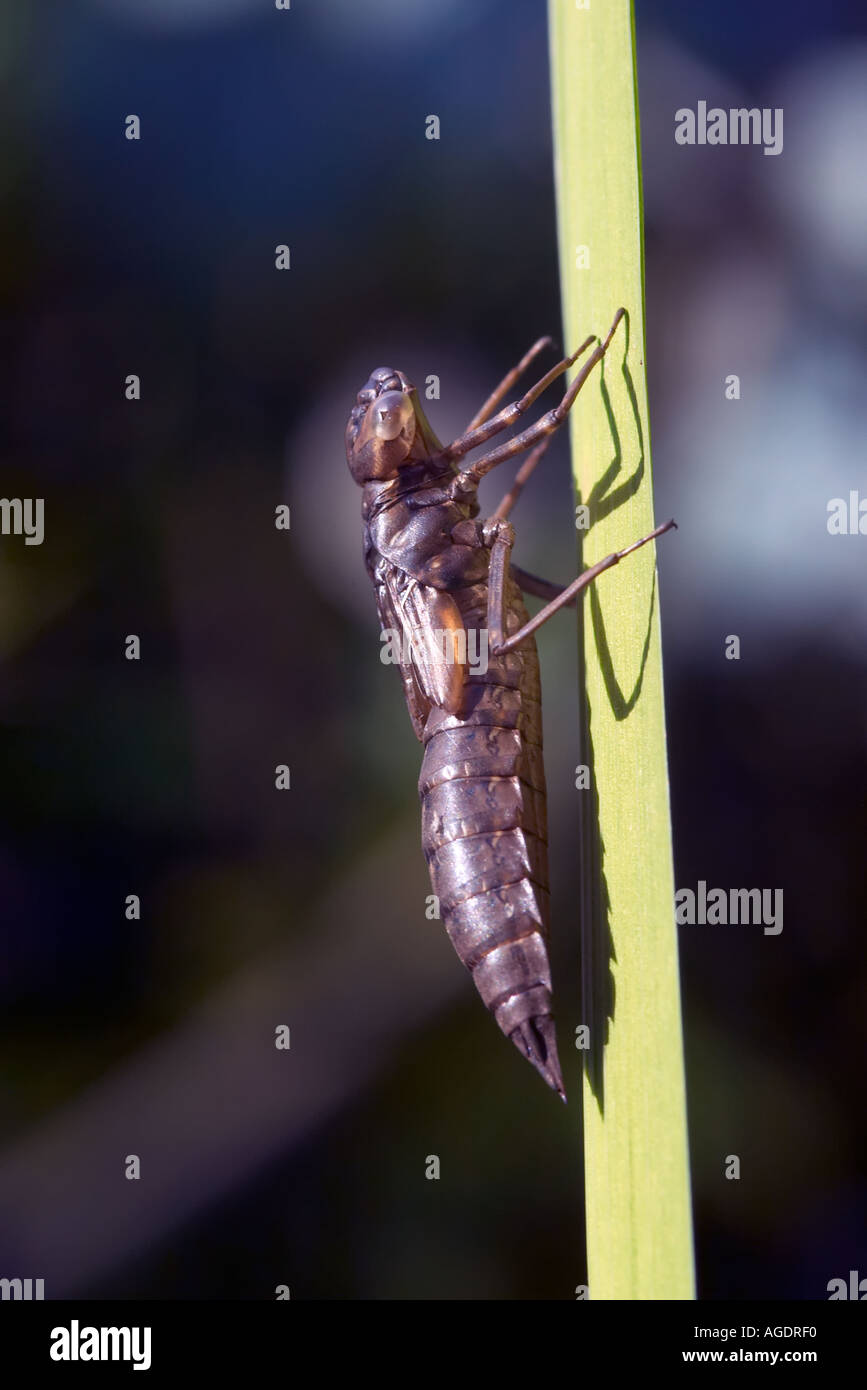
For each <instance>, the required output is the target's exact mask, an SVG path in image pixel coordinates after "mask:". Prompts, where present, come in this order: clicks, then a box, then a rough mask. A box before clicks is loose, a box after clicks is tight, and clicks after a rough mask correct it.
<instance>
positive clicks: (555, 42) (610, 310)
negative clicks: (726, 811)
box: [549, 0, 694, 1299]
mask: <svg viewBox="0 0 867 1390" xmlns="http://www.w3.org/2000/svg"><path fill="white" fill-rule="evenodd" d="M549 16H550V35H551V70H552V87H553V112H554V149H555V161H556V181H557V205H558V232H559V245H560V273H561V283H562V295H563V319H564V329H565V341H566V342H567V343H568V344H569V345H570V346H571V347H573V348H574V347H576V346H577V345H578V343H580V342H582V341H583V340H584V339H585V338H586V337H587V335H588V334H589V333H595V334H597V335H598V336H599V337H604V335H605V333H606V332H607V330H608V328H609V326H610V324H611V322H612V319H613V318H614V314H615V311H616V310H617V309H618V307H619V306H621V305H622V306H624V307H625V309H626V311H627V319H626V321H625V322H624V323H622V324H621V325H620V327H619V329H618V331H617V333H616V335H615V337H614V340H613V342H612V344H611V347H610V349H609V352H608V355H607V357H606V358H605V360H604V362H603V364H602V369H601V370H600V369H599V368H597V369H596V371H595V372H594V374H593V375H592V376H591V377H590V378H589V380H588V382H587V385H586V386H585V387H584V389H583V391H582V393H581V395H580V396H579V397H578V400H577V402H576V405H575V407H574V409H573V411H572V414H571V431H572V434H571V439H572V449H573V457H574V460H575V469H574V471H575V481H576V487H577V493H578V501H579V503H582V504H585V505H587V507H588V508H589V522H590V529H589V531H584V532H582V531H581V530H579V531H578V536H579V539H581V540H583V564H585V565H589V564H592V563H594V562H595V561H597V560H599V559H601V558H602V557H603V556H605V555H607V554H609V553H610V552H611V551H614V550H620V549H622V548H623V547H624V546H626V545H628V544H629V543H630V542H632V541H634V540H637V539H638V538H639V537H640V536H643V535H645V534H646V533H647V532H648V531H650V530H652V529H653V526H654V524H655V522H656V521H663V520H666V518H664V517H659V518H654V515H653V492H652V485H651V472H650V434H649V426H648V416H647V386H646V379H645V369H644V358H645V351H644V264H643V238H642V206H641V161H640V146H639V133H638V103H637V95H636V75H635V42H634V26H633V15H632V6H631V4H630V0H579V2H578V3H576V0H549ZM658 543H659V544H660V545H676V544H677V533H676V532H669V533H668V534H667V535H665V536H664V537H662V538H661V539H660V541H659V542H658ZM655 561H656V557H655V547H654V545H652V544H651V545H648V546H646V547H645V548H644V549H642V550H640V551H638V552H637V553H636V554H635V555H632V556H629V557H628V558H627V559H625V560H624V561H623V562H622V564H620V565H619V566H617V568H615V569H613V570H611V571H610V572H609V573H606V574H604V575H602V576H601V577H600V579H599V580H598V581H597V583H596V584H594V585H593V586H591V588H590V590H589V591H588V593H587V595H586V598H585V600H584V611H583V614H582V648H583V656H582V664H583V668H584V688H585V694H586V701H585V707H584V715H583V721H582V722H583V728H582V738H583V748H584V752H583V755H582V761H583V762H584V763H586V764H588V765H589V766H590V769H591V772H590V788H589V790H587V791H577V792H576V795H578V796H583V797H585V798H586V802H585V805H584V811H585V815H584V816H583V821H584V833H583V835H582V841H583V843H582V868H583V891H584V903H583V905H582V907H583V911H582V936H583V938H584V940H583V946H582V988H583V998H584V1007H583V1011H584V1022H585V1023H587V1024H589V1027H590V1049H589V1052H587V1053H586V1054H585V1055H586V1058H587V1065H586V1067H585V1083H584V1128H585V1139H584V1142H585V1167H586V1174H587V1178H586V1183H587V1192H586V1198H587V1258H588V1273H589V1286H590V1297H591V1298H593V1299H663V1298H692V1297H693V1296H694V1295H693V1272H692V1233H691V1221H690V1194H689V1160H688V1151H687V1134H686V1107H685V1098H684V1082H683V1047H682V1031H681V1017H680V994H679V982H678V963H677V935H676V930H675V922H674V881H673V873H672V853H671V827H670V815H669V804H668V769H667V762H666V747H665V712H664V706H663V693H662V658H661V651H660V634H659V591H658V587H657V577H656V564H655Z"/></svg>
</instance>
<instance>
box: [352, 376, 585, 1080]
mask: <svg viewBox="0 0 867 1390" xmlns="http://www.w3.org/2000/svg"><path fill="white" fill-rule="evenodd" d="M395 392H400V393H402V394H403V395H404V397H405V398H408V399H409V401H410V402H411V404H412V417H411V418H410V417H409V415H408V414H407V434H408V435H410V436H411V442H410V448H409V449H408V450H407V449H406V448H404V450H403V454H404V461H403V462H402V463H400V464H399V465H395V466H394V468H393V470H392V469H391V468H386V465H384V464H383V463H382V460H381V458H379V459H377V457H376V455H377V451H376V449H371V448H368V451H367V452H368V461H367V463H366V464H365V463H359V457H360V455H361V450H362V449H363V448H364V443H365V441H364V436H363V433H362V432H363V431H364V430H365V422H366V421H367V420H368V417H369V413H370V409H371V405H374V409H375V402H376V401H378V400H381V399H382V398H383V397H384V396H386V395H387V394H389V393H390V394H391V395H393V394H394V393H395ZM395 423H396V422H395ZM367 433H368V435H369V434H370V427H369V425H368V428H367ZM388 442H389V443H390V442H391V441H388ZM405 442H406V441H405ZM439 451H440V445H439V442H438V441H437V440H436V437H435V436H434V435H433V432H432V430H431V428H430V425H429V424H428V422H427V420H426V418H425V417H424V413H423V411H422V409H421V406H420V404H419V402H418V398H417V395H416V393H415V390H414V388H413V387H412V385H411V384H410V383H409V382H408V381H407V380H406V378H405V377H404V376H403V375H402V374H401V373H396V372H391V371H388V370H387V369H384V368H381V369H379V371H377V372H374V373H373V375H372V376H371V378H370V380H369V381H368V383H367V385H366V386H365V388H364V390H363V391H362V392H360V393H359V397H358V404H357V406H356V409H355V410H354V411H353V415H352V417H351V419H350V423H349V427H348V429H347V453H348V457H349V461H350V467H353V465H355V466H354V467H353V472H354V474H355V476H356V481H358V482H361V483H362V484H363V488H364V492H363V500H362V515H363V519H364V549H365V560H366V564H367V568H368V572H369V574H370V576H371V578H372V579H373V581H374V584H375V585H376V593H377V606H378V609H379V617H380V622H381V625H382V628H383V630H387V631H390V632H403V633H406V634H407V635H408V636H410V637H411V638H415V639H416V648H417V651H416V654H415V655H414V656H413V658H412V659H411V660H409V661H402V662H401V674H402V677H403V681H404V689H405V694H406V697H407V704H408V706H409V711H410V714H411V716H412V720H413V725H414V727H415V731H416V734H417V736H418V738H419V739H420V740H421V742H422V743H423V744H424V749H425V751H424V758H423V761H422V769H421V777H420V780H419V794H420V797H421V804H422V845H423V848H424V852H425V855H426V857H427V861H428V866H429V869H430V875H431V883H432V886H433V891H434V893H435V894H436V895H437V898H438V899H439V903H440V911H441V914H442V919H443V922H444V924H445V927H446V931H447V932H448V934H449V937H450V939H451V941H452V944H453V946H454V947H455V950H456V951H457V953H458V955H459V957H460V959H461V960H462V961H463V963H464V965H465V966H466V967H467V969H468V970H469V971H470V972H471V974H472V977H473V981H474V983H475V985H476V988H477V989H478V991H479V993H480V994H481V996H482V999H483V1000H484V1002H485V1004H486V1005H487V1007H488V1008H489V1009H490V1010H491V1012H492V1013H493V1015H494V1017H495V1019H496V1020H497V1023H498V1024H499V1026H500V1028H501V1029H502V1031H503V1032H504V1033H505V1034H506V1036H507V1037H510V1038H511V1039H512V1040H513V1042H514V1043H515V1044H516V1046H518V1047H519V1048H520V1050H521V1051H522V1052H523V1053H524V1054H525V1055H526V1056H528V1057H529V1059H530V1060H531V1062H532V1063H533V1065H534V1066H535V1067H536V1068H537V1070H538V1071H539V1072H540V1073H541V1075H542V1076H543V1077H544V1079H545V1080H546V1081H547V1083H548V1085H549V1086H551V1087H552V1089H554V1090H556V1091H558V1092H559V1093H560V1094H561V1095H563V1083H562V1078H561V1074H560V1065H559V1061H558V1057H557V1044H556V1037H555V1032H554V1022H553V1016H552V1001H551V974H550V967H549V964H548V952H547V944H546V943H547V932H548V916H549V911H548V849H547V824H546V814H545V773H544V767H543V762H542V718H541V690H540V682H539V660H538V656H537V652H536V643H535V640H534V638H533V637H532V636H529V637H527V638H526V639H524V640H523V641H522V642H521V643H520V644H519V645H518V646H517V647H516V648H515V649H514V650H513V651H509V652H504V653H502V654H495V653H489V655H488V660H487V669H486V670H482V669H481V666H482V665H483V664H484V663H481V662H479V663H477V667H478V669H475V670H474V669H473V666H472V665H471V664H470V662H469V661H460V660H459V659H453V660H451V661H449V662H440V663H433V662H427V661H425V659H424V645H423V640H422V639H423V637H424V636H425V634H426V633H427V634H429V633H430V631H435V632H442V631H447V632H448V631H460V630H462V631H463V633H464V634H467V633H469V634H476V633H483V632H484V633H486V630H487V613H488V599H489V595H488V571H489V562H490V555H491V550H490V544H489V543H487V537H486V534H485V528H484V526H483V525H482V524H481V523H479V522H478V521H476V517H477V516H478V513H479V507H478V503H477V501H476V496H475V492H476V489H475V485H472V486H471V487H470V488H469V489H468V487H467V482H466V475H465V474H462V473H459V471H458V470H457V469H456V468H455V467H454V465H453V464H450V463H447V464H445V465H444V464H443V463H442V462H439V461H437V459H436V454H437V453H438V452H439ZM395 452H399V451H395ZM383 471H387V472H388V474H389V476H382V474H383ZM377 472H378V476H377V475H376V474H377ZM371 473H374V476H369V475H370V474H371ZM360 474H361V475H364V474H367V475H368V476H359V475H360ZM504 616H505V622H504V631H505V635H506V636H511V635H513V634H514V633H516V632H517V631H518V630H519V629H520V628H521V627H523V625H524V624H525V623H526V622H527V621H528V615H527V611H526V609H525V607H524V603H523V599H522V596H521V590H520V588H519V587H518V585H517V584H516V583H515V581H514V580H513V579H512V577H511V575H509V576H508V577H507V582H506V591H505V607H504ZM470 650H472V643H470V647H469V648H468V649H467V654H468V655H469V652H470ZM476 650H477V651H478V650H480V648H479V647H477V648H476ZM419 652H420V654H419ZM459 656H460V651H458V657H459Z"/></svg>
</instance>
